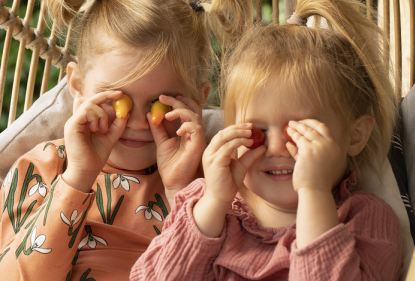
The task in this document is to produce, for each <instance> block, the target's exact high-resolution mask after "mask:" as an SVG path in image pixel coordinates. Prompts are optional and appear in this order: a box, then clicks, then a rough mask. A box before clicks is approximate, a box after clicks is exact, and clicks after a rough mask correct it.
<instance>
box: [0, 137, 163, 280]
mask: <svg viewBox="0 0 415 281" xmlns="http://www.w3.org/2000/svg"><path fill="white" fill-rule="evenodd" d="M66 163H67V162H66V153H65V142H64V140H63V139H61V140H56V141H52V142H45V143H42V144H39V145H38V146H36V147H35V148H34V149H33V150H32V151H30V152H28V153H27V154H26V155H24V156H22V157H21V158H20V159H19V160H18V161H16V163H15V164H14V165H13V167H12V168H11V169H10V172H9V173H8V174H7V177H6V179H5V180H4V184H3V186H1V187H0V206H1V217H0V219H1V220H0V272H1V277H0V279H2V278H5V279H4V280H10V281H11V280H89V281H91V280H97V281H98V280H128V278H129V273H130V270H131V267H132V266H133V264H134V263H135V261H136V260H137V259H138V258H139V257H140V256H141V254H142V253H143V252H144V251H145V250H146V249H147V247H148V245H149V244H150V242H151V240H152V239H153V238H154V237H156V236H157V235H158V234H159V233H160V231H161V229H162V227H163V223H164V220H165V218H166V217H167V215H168V213H169V211H170V209H169V205H168V201H167V199H166V197H165V194H164V187H163V183H162V181H161V178H160V175H159V173H158V170H157V166H156V165H154V166H152V167H149V168H147V169H145V170H142V171H128V170H121V169H118V168H117V167H114V166H113V165H111V163H110V162H108V163H107V165H106V166H105V167H104V169H103V171H102V172H101V173H100V174H99V176H98V178H97V179H96V181H95V183H94V185H93V187H92V189H91V193H83V192H80V191H78V190H76V189H74V188H73V187H71V186H69V185H68V184H66V183H65V182H64V181H63V180H62V179H61V175H62V173H63V172H64V171H65V169H66ZM2 280H3V279H2Z"/></svg>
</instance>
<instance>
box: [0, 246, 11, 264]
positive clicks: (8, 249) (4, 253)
mask: <svg viewBox="0 0 415 281" xmlns="http://www.w3.org/2000/svg"><path fill="white" fill-rule="evenodd" d="M9 251H10V247H9V248H7V249H6V251H4V252H3V253H2V254H1V255H0V262H1V261H2V259H3V258H4V256H5V255H6V254H7V253H8V252H9Z"/></svg>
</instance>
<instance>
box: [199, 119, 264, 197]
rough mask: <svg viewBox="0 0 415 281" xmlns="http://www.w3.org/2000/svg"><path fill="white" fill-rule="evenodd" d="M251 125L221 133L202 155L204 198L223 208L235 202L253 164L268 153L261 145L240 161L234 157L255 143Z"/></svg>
mask: <svg viewBox="0 0 415 281" xmlns="http://www.w3.org/2000/svg"><path fill="white" fill-rule="evenodd" d="M251 129H252V124H237V125H233V126H229V127H227V128H225V129H223V130H222V131H219V133H218V134H216V135H215V136H214V137H213V138H212V141H211V143H210V144H209V146H208V147H207V148H206V150H205V152H204V154H203V169H204V172H205V178H206V192H205V196H207V197H210V198H211V199H212V200H216V201H217V202H220V203H221V204H223V205H228V204H230V203H231V202H232V200H233V199H234V197H235V194H236V192H237V191H238V189H239V188H240V187H241V186H242V185H243V181H244V178H245V174H246V172H247V170H248V169H249V167H250V166H251V165H252V163H254V161H255V160H256V159H257V158H258V157H259V156H260V155H261V154H263V153H264V152H265V150H266V147H265V146H264V145H261V146H259V147H257V148H256V149H252V150H249V151H247V152H246V153H244V154H243V155H242V156H241V157H240V158H239V159H235V158H233V157H232V154H233V152H234V151H235V150H236V149H237V148H238V147H240V146H241V145H243V146H246V147H249V146H251V145H252V144H253V142H254V140H253V139H248V138H249V137H250V136H251V134H252V131H251Z"/></svg>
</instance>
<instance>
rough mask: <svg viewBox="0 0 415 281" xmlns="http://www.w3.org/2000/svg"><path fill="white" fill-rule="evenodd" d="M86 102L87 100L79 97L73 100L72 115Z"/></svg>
mask: <svg viewBox="0 0 415 281" xmlns="http://www.w3.org/2000/svg"><path fill="white" fill-rule="evenodd" d="M86 100H87V98H85V97H79V98H76V99H74V101H73V109H72V113H75V112H76V111H77V110H78V108H79V107H80V106H81V105H82V104H83V103H84V102H85V101H86Z"/></svg>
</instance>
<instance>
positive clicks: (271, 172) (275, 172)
mask: <svg viewBox="0 0 415 281" xmlns="http://www.w3.org/2000/svg"><path fill="white" fill-rule="evenodd" d="M293 171H294V170H276V171H266V173H267V174H270V175H288V174H292V173H293Z"/></svg>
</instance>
